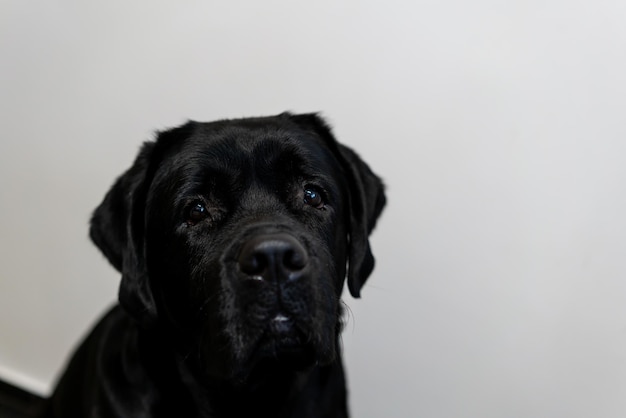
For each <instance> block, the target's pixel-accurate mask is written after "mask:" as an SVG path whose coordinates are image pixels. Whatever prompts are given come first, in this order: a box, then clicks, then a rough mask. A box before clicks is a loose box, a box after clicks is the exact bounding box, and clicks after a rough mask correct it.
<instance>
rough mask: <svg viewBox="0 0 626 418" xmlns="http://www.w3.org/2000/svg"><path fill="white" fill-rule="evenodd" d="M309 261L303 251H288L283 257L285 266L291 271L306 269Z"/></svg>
mask: <svg viewBox="0 0 626 418" xmlns="http://www.w3.org/2000/svg"><path fill="white" fill-rule="evenodd" d="M307 261H308V259H307V257H306V254H305V253H304V252H303V251H297V250H295V249H288V250H287V251H285V255H284V257H283V264H284V265H285V267H287V268H289V269H291V270H294V271H295V270H302V269H303V268H304V267H306V263H307Z"/></svg>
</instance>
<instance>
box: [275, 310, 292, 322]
mask: <svg viewBox="0 0 626 418" xmlns="http://www.w3.org/2000/svg"><path fill="white" fill-rule="evenodd" d="M272 321H274V322H287V321H291V318H289V317H288V316H287V315H285V314H283V313H280V312H279V313H277V314H276V316H275V317H274V318H273V319H272Z"/></svg>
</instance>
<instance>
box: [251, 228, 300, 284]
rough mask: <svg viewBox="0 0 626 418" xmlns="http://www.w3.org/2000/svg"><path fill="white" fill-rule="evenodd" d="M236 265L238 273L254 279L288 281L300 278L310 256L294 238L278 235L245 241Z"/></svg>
mask: <svg viewBox="0 0 626 418" xmlns="http://www.w3.org/2000/svg"><path fill="white" fill-rule="evenodd" d="M238 261H239V268H240V269H241V271H242V272H243V273H244V274H246V275H248V276H250V277H251V278H253V279H259V280H291V279H297V278H299V277H300V276H301V275H302V273H303V271H304V270H305V269H306V267H307V264H308V262H309V255H308V254H307V252H306V250H305V249H304V247H303V246H302V244H300V242H299V241H298V240H297V239H296V238H294V237H293V236H291V235H289V234H284V233H277V234H267V235H258V236H256V237H254V238H252V239H250V240H248V241H247V242H246V243H245V244H244V245H243V247H242V248H241V252H240V253H239V260H238Z"/></svg>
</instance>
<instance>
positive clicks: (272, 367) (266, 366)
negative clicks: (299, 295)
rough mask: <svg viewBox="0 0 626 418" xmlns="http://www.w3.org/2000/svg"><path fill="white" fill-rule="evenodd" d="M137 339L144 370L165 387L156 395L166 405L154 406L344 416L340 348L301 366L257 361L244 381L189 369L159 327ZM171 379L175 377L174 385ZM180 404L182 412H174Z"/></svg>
mask: <svg viewBox="0 0 626 418" xmlns="http://www.w3.org/2000/svg"><path fill="white" fill-rule="evenodd" d="M139 339H140V341H141V343H140V344H139V349H140V351H142V354H141V357H142V358H143V359H147V361H146V362H145V363H144V364H145V367H146V372H147V374H149V375H150V378H152V379H154V381H155V386H156V388H157V390H159V389H158V388H160V387H167V388H168V391H167V393H161V395H162V396H161V397H160V398H161V399H167V401H166V405H158V406H156V408H157V409H159V410H175V411H177V415H179V416H188V417H198V418H222V417H247V416H258V417H272V418H281V417H285V418H287V417H299V418H308V417H311V418H313V417H318V416H320V417H321V416H330V415H328V413H329V411H335V412H336V411H337V410H340V411H341V412H340V414H339V415H337V417H345V416H347V413H346V406H345V405H346V393H345V382H344V372H343V365H342V363H341V356H340V353H337V357H336V359H335V360H334V361H333V362H332V363H330V364H328V365H324V366H318V365H314V366H311V367H309V368H306V369H302V370H294V369H292V368H291V367H288V366H285V365H283V364H281V363H279V362H265V363H262V364H260V365H257V367H255V369H254V370H253V372H252V373H251V374H250V375H249V376H248V377H247V378H246V380H245V382H232V381H230V380H228V379H223V378H211V377H206V376H202V375H199V374H198V373H196V372H194V370H193V369H194V364H193V363H191V362H189V358H188V357H183V356H181V355H180V354H177V353H176V352H175V350H174V349H173V348H172V345H171V342H167V341H164V340H163V337H162V334H160V333H158V334H157V333H150V332H146V331H143V332H140V333H139ZM170 341H171V340H170ZM337 347H339V345H337ZM174 381H178V382H179V385H177V389H175V390H174V389H173V387H174V385H173V382H174ZM242 383H245V384H242ZM161 392H163V391H161ZM183 405H184V406H183ZM337 405H342V406H343V407H342V408H337ZM182 410H184V411H185V413H183V414H182V415H180V413H181V411H182ZM163 416H167V415H166V414H165V415H163Z"/></svg>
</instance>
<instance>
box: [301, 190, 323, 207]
mask: <svg viewBox="0 0 626 418" xmlns="http://www.w3.org/2000/svg"><path fill="white" fill-rule="evenodd" d="M304 203H305V204H307V205H309V206H313V207H314V208H316V209H323V208H324V199H323V198H322V194H321V193H320V192H319V191H318V190H317V189H315V188H313V187H307V188H306V189H304Z"/></svg>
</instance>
